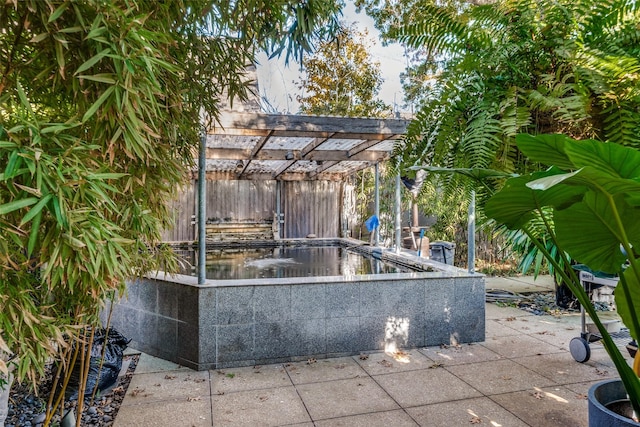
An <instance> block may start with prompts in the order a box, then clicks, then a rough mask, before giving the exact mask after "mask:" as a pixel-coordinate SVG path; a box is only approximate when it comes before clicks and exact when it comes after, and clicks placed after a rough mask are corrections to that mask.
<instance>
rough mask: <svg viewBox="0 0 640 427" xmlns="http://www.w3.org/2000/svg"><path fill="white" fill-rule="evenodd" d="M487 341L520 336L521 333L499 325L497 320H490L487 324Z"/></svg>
mask: <svg viewBox="0 0 640 427" xmlns="http://www.w3.org/2000/svg"><path fill="white" fill-rule="evenodd" d="M484 328H485V341H488V340H490V339H494V338H497V337H508V336H514V335H520V332H518V331H516V330H515V329H513V328H510V327H508V326H506V325H503V324H502V323H499V322H498V321H497V320H496V319H488V320H487V321H486V323H485V327H484Z"/></svg>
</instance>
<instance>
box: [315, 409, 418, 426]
mask: <svg viewBox="0 0 640 427" xmlns="http://www.w3.org/2000/svg"><path fill="white" fill-rule="evenodd" d="M417 425H418V424H416V422H415V421H413V420H412V419H411V417H410V416H409V415H407V413H406V412H405V411H403V410H402V409H398V410H397V411H387V412H373V413H370V414H363V415H353V416H350V417H341V418H332V419H330V420H322V421H318V422H316V427H389V426H393V427H415V426H417Z"/></svg>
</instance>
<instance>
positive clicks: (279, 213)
mask: <svg viewBox="0 0 640 427" xmlns="http://www.w3.org/2000/svg"><path fill="white" fill-rule="evenodd" d="M281 190H282V182H281V181H276V221H277V222H276V227H277V230H278V236H277V238H278V239H282V207H281V206H280V205H281V203H282V202H281V198H280V197H281V195H280V192H281Z"/></svg>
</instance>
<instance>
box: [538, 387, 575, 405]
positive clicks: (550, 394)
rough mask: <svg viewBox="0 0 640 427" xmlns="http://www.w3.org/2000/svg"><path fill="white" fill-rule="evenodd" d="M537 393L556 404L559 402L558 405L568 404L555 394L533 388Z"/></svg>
mask: <svg viewBox="0 0 640 427" xmlns="http://www.w3.org/2000/svg"><path fill="white" fill-rule="evenodd" d="M533 389H534V390H535V391H536V392H537V393H541V394H543V395H544V396H545V397H549V398H551V399H553V400H555V401H556V402H560V403H569V401H568V400H567V399H565V398H563V397H560V396H558V395H557V394H553V393H549V392H548V391H544V390H542V389H541V388H539V387H534V388H533Z"/></svg>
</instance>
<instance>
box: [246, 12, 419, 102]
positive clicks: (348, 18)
mask: <svg viewBox="0 0 640 427" xmlns="http://www.w3.org/2000/svg"><path fill="white" fill-rule="evenodd" d="M342 20H343V21H345V22H346V23H347V24H351V23H352V22H355V23H356V25H357V26H358V29H360V30H362V29H365V28H366V29H367V30H368V31H369V38H370V39H371V43H373V46H372V48H371V57H372V59H373V60H374V61H379V62H380V71H381V74H382V78H383V79H384V82H383V83H382V87H381V89H380V93H379V97H380V99H382V100H383V101H384V102H385V103H386V104H389V105H392V106H396V107H394V111H401V112H405V111H406V109H405V108H402V104H403V92H402V85H401V83H400V73H401V72H402V71H403V70H404V67H405V58H404V56H403V54H404V50H403V48H402V46H400V45H399V44H397V43H394V44H392V45H389V46H382V43H381V42H380V40H379V32H378V30H376V29H375V27H374V24H373V19H371V18H370V17H369V16H367V14H366V13H364V12H361V13H356V9H355V6H354V5H353V2H351V1H347V4H346V7H345V9H344V11H343V16H342ZM299 68H300V65H299V64H298V63H296V62H293V61H290V63H289V65H288V66H285V64H284V58H280V59H272V60H269V59H268V57H267V55H266V54H265V55H261V56H260V57H259V64H258V66H257V71H258V84H259V89H260V95H261V97H264V98H266V99H267V100H268V103H269V104H270V105H271V106H272V107H273V108H275V110H276V111H277V112H279V113H290V114H295V113H297V112H298V108H299V104H298V102H297V101H296V96H297V95H298V93H299V89H298V87H297V85H296V83H295V82H296V81H299V80H300V78H301V74H300V71H299ZM262 106H263V109H264V110H265V111H267V112H274V111H272V110H270V109H269V108H268V107H266V105H265V102H264V101H263V102H262Z"/></svg>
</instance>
